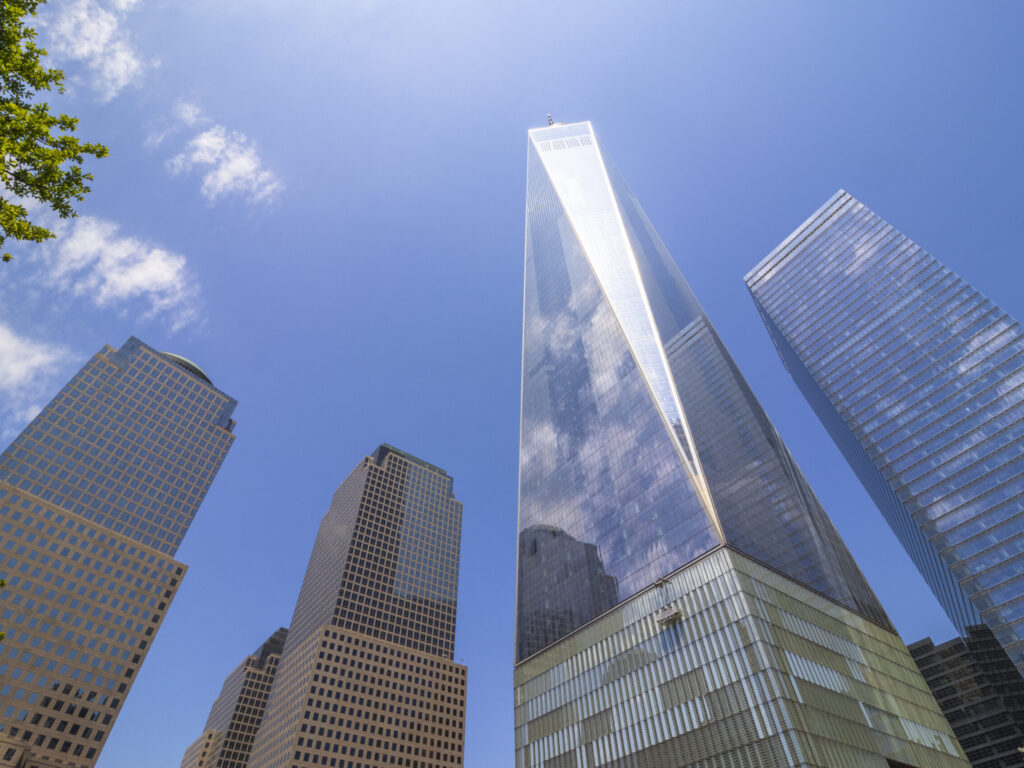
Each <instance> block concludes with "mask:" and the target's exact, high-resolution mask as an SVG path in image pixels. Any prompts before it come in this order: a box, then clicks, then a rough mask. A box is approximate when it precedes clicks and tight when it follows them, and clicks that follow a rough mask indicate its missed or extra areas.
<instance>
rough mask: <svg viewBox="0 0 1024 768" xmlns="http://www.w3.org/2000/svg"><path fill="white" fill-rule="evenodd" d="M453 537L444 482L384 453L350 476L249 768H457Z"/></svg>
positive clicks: (461, 689) (298, 611)
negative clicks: (360, 767) (353, 767)
mask: <svg viewBox="0 0 1024 768" xmlns="http://www.w3.org/2000/svg"><path fill="white" fill-rule="evenodd" d="M461 531H462V504H461V503H460V502H458V501H457V500H456V499H455V496H454V494H453V491H452V478H451V477H450V476H449V475H448V473H446V472H445V471H444V470H443V469H440V468H439V467H435V466H434V465H432V464H428V463H427V462H425V461H423V460H421V459H418V458H416V457H414V456H410V455H409V454H407V453H404V452H402V451H400V450H398V449H397V448H394V447H392V446H389V445H381V446H379V447H378V448H377V450H376V451H374V452H373V454H372V455H371V456H367V457H366V458H364V459H363V460H362V461H361V462H360V463H359V465H358V466H357V467H356V468H355V469H354V470H352V473H351V474H350V475H349V476H348V478H346V480H345V481H344V482H343V483H342V484H341V485H340V486H339V487H338V490H337V491H335V493H334V498H333V499H332V501H331V505H330V507H329V508H328V510H327V513H326V514H325V515H324V517H323V520H322V521H321V523H320V530H319V532H318V533H317V537H316V542H315V543H314V544H313V552H312V554H311V555H310V558H309V564H308V566H307V567H306V575H305V578H304V579H303V582H302V588H301V589H300V590H299V597H298V600H297V601H296V604H295V612H294V614H293V615H292V621H291V626H290V627H289V628H288V640H287V642H286V643H285V646H284V652H283V654H282V656H281V662H280V665H279V666H278V672H277V675H276V677H275V679H274V685H273V687H272V689H271V692H270V700H269V702H268V703H267V711H266V714H265V715H264V717H263V725H262V726H261V727H260V730H259V732H258V733H257V735H256V743H255V745H254V747H253V750H252V758H251V759H250V762H249V765H250V766H251V768H285V767H286V766H288V767H289V768H292V767H298V766H308V765H317V766H327V768H342V767H343V768H348V766H355V765H359V766H363V767H364V768H371V767H372V768H376V767H377V766H384V765H387V766H406V767H407V768H428V767H429V768H438V767H440V766H445V767H447V766H460V765H461V764H462V751H463V737H464V731H465V718H466V668H465V667H464V666H462V665H461V664H456V663H455V662H454V661H453V658H454V651H455V609H456V602H457V596H458V575H459V540H460V536H461Z"/></svg>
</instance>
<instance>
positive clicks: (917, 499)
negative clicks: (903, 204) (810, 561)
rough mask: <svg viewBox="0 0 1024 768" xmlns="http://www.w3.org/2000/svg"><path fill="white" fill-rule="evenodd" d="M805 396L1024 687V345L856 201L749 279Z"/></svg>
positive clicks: (958, 618) (946, 591) (950, 610)
mask: <svg viewBox="0 0 1024 768" xmlns="http://www.w3.org/2000/svg"><path fill="white" fill-rule="evenodd" d="M746 281H747V285H748V287H749V288H750V291H751V293H752V294H753V296H754V301H755V302H756V303H757V306H758V309H759V311H760V312H761V316H762V317H763V318H764V321H765V324H766V325H767V326H768V331H769V333H770V334H771V337H772V340H773V341H774V342H775V346H776V348H777V349H778V351H779V354H780V356H781V357H782V360H783V363H784V364H785V365H786V368H787V369H788V370H789V372H790V374H791V375H792V377H793V379H794V381H796V383H797V385H798V386H799V387H800V390H801V391H802V392H803V393H804V396H805V397H806V398H807V400H808V402H809V403H810V404H811V406H812V407H813V408H814V410H815V412H816V413H817V414H818V417H819V418H820V419H821V421H822V423H823V424H824V425H825V427H826V429H827V430H828V431H829V434H830V435H831V436H832V439H833V440H835V442H836V444H837V445H838V446H839V448H840V450H842V452H843V455H844V456H845V457H846V460H847V461H848V462H849V463H850V466H851V467H852V468H853V470H854V472H856V474H857V476H858V477H859V478H860V480H861V482H862V483H863V484H864V487H865V488H866V489H867V491H868V493H869V494H870V495H871V497H872V499H873V500H874V501H875V503H876V504H877V505H878V508H879V509H880V510H881V511H882V514H883V515H884V516H885V518H886V520H887V521H888V523H889V525H890V526H891V527H892V529H893V531H894V532H895V533H896V536H897V537H898V538H899V540H900V543H902V544H903V546H904V548H905V549H906V550H907V552H908V553H909V555H910V557H911V558H912V559H913V561H914V563H915V564H916V565H917V567H918V569H919V570H920V571H921V574H922V575H923V576H924V578H925V580H926V581H927V582H928V584H929V586H930V587H931V588H932V590H933V591H934V593H935V595H936V597H937V598H938V599H939V602H940V603H941V604H942V606H943V608H945V610H946V613H947V614H948V615H949V618H950V619H951V620H952V621H953V623H954V624H955V625H956V626H957V627H958V628H959V629H960V631H961V633H963V632H965V631H966V628H967V627H969V626H971V625H974V624H979V623H985V624H987V625H988V626H989V627H990V628H991V629H992V631H993V633H994V634H995V636H996V638H998V640H999V641H1000V642H1001V643H1002V644H1003V647H1004V648H1005V649H1006V651H1007V653H1008V654H1009V655H1010V658H1011V659H1012V660H1013V662H1014V664H1016V666H1017V668H1018V670H1021V671H1022V672H1024V334H1022V332H1021V326H1020V324H1019V323H1018V322H1017V321H1016V320H1014V319H1013V318H1012V317H1010V316H1009V315H1008V314H1007V313H1006V312H1004V311H1003V310H1002V309H1000V308H999V307H997V306H996V305H995V304H993V303H992V302H991V301H989V300H988V299H986V298H985V297H984V296H982V295H981V294H980V293H979V292H978V291H977V290H975V289H974V288H973V287H971V286H970V285H968V284H967V283H966V282H964V281H963V280H962V279H960V277H958V276H957V275H956V274H954V273H953V272H951V271H950V270H949V269H947V268H946V267H944V266H943V265H942V264H940V263H939V262H938V261H937V260H936V259H935V258H934V257H932V256H931V255H929V254H928V253H926V252H925V251H924V250H922V249H921V248H920V247H919V246H918V245H917V244H915V243H914V242H913V241H912V240H910V239H909V238H907V237H906V236H905V235H903V234H902V233H900V232H898V231H897V230H895V229H893V228H892V227H891V226H890V225H889V224H887V223H886V222H885V221H884V220H883V219H882V218H881V217H879V216H878V215H877V214H875V213H874V212H872V211H871V210H869V209H868V208H867V207H866V206H864V205H863V204H862V203H860V202H858V201H857V200H855V199H854V198H852V197H851V196H850V195H848V194H847V193H846V192H843V191H840V192H838V193H836V194H835V195H834V196H833V197H832V198H831V199H830V200H829V201H828V202H827V203H825V205H824V206H822V207H821V208H820V209H819V210H818V211H817V212H816V213H815V214H814V215H813V216H811V218H809V219H808V220H807V221H806V222H804V223H803V224H802V225H801V226H800V227H799V228H798V229H797V230H796V231H795V232H794V233H793V234H791V235H790V236H789V237H788V238H786V240H785V241H783V243H782V244H781V245H779V246H778V247H777V248H776V249H775V250H774V251H772V252H771V253H770V254H769V255H768V256H767V257H766V258H765V259H764V260H763V261H762V262H761V263H760V264H758V266H757V267H755V268H754V269H753V270H752V271H751V272H750V273H749V274H748V275H747V276H746Z"/></svg>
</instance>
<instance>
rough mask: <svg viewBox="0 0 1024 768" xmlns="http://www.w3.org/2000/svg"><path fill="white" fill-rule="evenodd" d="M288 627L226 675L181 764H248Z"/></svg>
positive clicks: (214, 767) (191, 767)
mask: <svg viewBox="0 0 1024 768" xmlns="http://www.w3.org/2000/svg"><path fill="white" fill-rule="evenodd" d="M287 636H288V630H287V629H284V628H282V629H279V630H277V632H275V633H274V634H272V635H271V636H270V637H269V638H268V639H267V641H266V642H265V643H263V645H261V646H260V647H259V648H257V649H256V651H255V652H254V653H252V654H250V655H249V656H246V657H245V659H244V660H243V661H242V663H241V664H239V665H238V666H237V667H235V669H234V670H233V671H232V672H231V674H230V675H228V676H227V679H225V680H224V685H223V687H222V688H221V691H220V695H219V696H218V697H217V700H216V701H214V702H213V706H212V707H210V715H209V716H208V717H207V718H206V725H205V726H204V727H203V733H202V735H201V736H200V737H199V738H198V739H196V740H195V741H194V742H192V743H191V744H190V745H189V746H188V749H186V750H185V756H184V757H183V758H182V760H181V768H246V766H247V765H249V755H250V753H251V751H252V742H253V739H254V738H255V736H256V731H258V730H259V727H260V724H261V723H262V722H263V712H264V710H265V709H266V706H267V698H268V697H269V696H270V687H271V685H272V684H273V682H274V675H275V673H276V672H277V664H278V662H279V661H280V660H281V651H282V650H283V649H284V640H285V638H286V637H287Z"/></svg>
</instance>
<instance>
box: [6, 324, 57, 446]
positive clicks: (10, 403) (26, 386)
mask: <svg viewBox="0 0 1024 768" xmlns="http://www.w3.org/2000/svg"><path fill="white" fill-rule="evenodd" d="M68 355H69V353H68V350H66V349H65V348H63V347H60V346H57V345H54V344H48V343H46V342H42V341H36V340H34V339H29V338H27V337H25V336H19V335H18V333H17V332H15V331H14V330H13V329H12V328H10V327H9V326H7V325H4V324H3V323H0V395H2V398H0V402H2V405H0V440H3V441H4V442H7V440H9V439H10V438H11V437H13V436H14V434H15V433H16V432H17V431H18V430H19V429H21V428H22V427H23V426H24V425H25V424H26V423H28V422H29V421H31V420H32V418H33V417H34V416H35V415H36V414H37V413H39V410H40V408H42V405H43V401H44V399H45V398H46V397H47V396H49V395H50V394H52V393H51V392H50V389H52V387H53V384H54V374H56V373H57V372H58V371H59V370H60V367H61V365H62V364H63V363H64V362H66V360H67V359H68Z"/></svg>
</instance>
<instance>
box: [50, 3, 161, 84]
mask: <svg viewBox="0 0 1024 768" xmlns="http://www.w3.org/2000/svg"><path fill="white" fill-rule="evenodd" d="M137 3H138V0H111V7H112V8H113V10H112V11H111V10H107V9H106V8H104V7H103V6H101V5H100V4H99V3H97V2H96V1H95V0H70V2H65V3H63V4H62V5H59V6H58V7H57V9H56V17H55V18H53V19H51V20H49V21H48V22H47V23H46V26H47V27H48V30H49V33H50V36H51V39H52V41H53V42H52V45H51V50H52V52H53V53H55V54H57V55H58V56H63V57H65V58H68V59H73V60H76V61H81V62H84V63H85V65H86V66H87V67H88V68H89V70H90V71H91V72H92V86H93V88H95V90H96V91H97V92H98V93H99V95H100V98H101V100H103V101H110V100H111V99H113V98H114V97H115V96H117V95H118V94H119V93H120V92H121V91H123V90H124V89H125V88H126V87H128V86H129V85H133V84H136V83H138V82H140V81H141V80H142V75H143V71H144V69H145V65H144V64H143V62H142V59H141V58H140V57H139V55H138V53H137V52H136V50H135V49H134V48H133V47H132V45H131V42H130V40H129V39H128V33H127V32H125V31H124V29H122V28H121V22H122V20H123V16H124V13H125V12H126V11H128V10H130V9H131V8H132V7H133V6H135V5H136V4H137Z"/></svg>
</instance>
